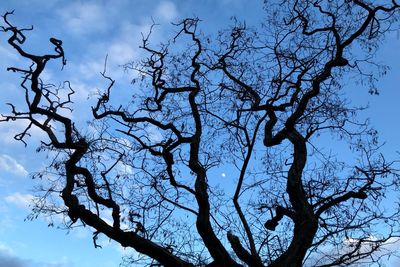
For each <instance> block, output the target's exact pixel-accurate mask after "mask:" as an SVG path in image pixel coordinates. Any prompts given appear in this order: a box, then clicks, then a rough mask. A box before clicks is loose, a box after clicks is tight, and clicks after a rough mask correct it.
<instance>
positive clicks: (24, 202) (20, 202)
mask: <svg viewBox="0 0 400 267" xmlns="http://www.w3.org/2000/svg"><path fill="white" fill-rule="evenodd" d="M33 199H34V196H33V195H31V194H22V193H20V192H15V193H13V194H11V195H8V196H6V197H5V201H6V202H7V203H11V204H14V205H16V206H18V207H20V208H24V209H26V208H29V205H30V204H31V203H32V200H33Z"/></svg>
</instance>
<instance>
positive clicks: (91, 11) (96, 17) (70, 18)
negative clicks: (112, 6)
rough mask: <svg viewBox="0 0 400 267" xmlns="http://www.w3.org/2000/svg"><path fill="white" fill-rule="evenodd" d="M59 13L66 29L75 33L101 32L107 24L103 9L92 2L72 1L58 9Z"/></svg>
mask: <svg viewBox="0 0 400 267" xmlns="http://www.w3.org/2000/svg"><path fill="white" fill-rule="evenodd" d="M60 15H61V17H62V18H63V20H64V26H65V27H66V29H67V30H68V31H70V32H71V33H72V34H76V35H86V34H90V33H97V32H102V31H105V30H106V29H107V26H108V23H107V21H108V20H107V19H106V13H105V10H104V9H103V8H102V7H101V6H99V5H96V4H94V3H85V2H77V3H74V4H72V5H71V6H69V7H66V8H64V9H63V10H62V11H60Z"/></svg>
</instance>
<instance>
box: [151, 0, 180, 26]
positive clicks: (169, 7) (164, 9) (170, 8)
mask: <svg viewBox="0 0 400 267" xmlns="http://www.w3.org/2000/svg"><path fill="white" fill-rule="evenodd" d="M154 16H155V18H156V19H162V20H164V21H168V22H170V21H171V20H173V19H175V18H176V17H177V16H178V11H177V9H176V6H175V5H174V3H172V2H169V1H164V2H161V3H160V4H159V5H158V7H157V9H156V11H155V13H154Z"/></svg>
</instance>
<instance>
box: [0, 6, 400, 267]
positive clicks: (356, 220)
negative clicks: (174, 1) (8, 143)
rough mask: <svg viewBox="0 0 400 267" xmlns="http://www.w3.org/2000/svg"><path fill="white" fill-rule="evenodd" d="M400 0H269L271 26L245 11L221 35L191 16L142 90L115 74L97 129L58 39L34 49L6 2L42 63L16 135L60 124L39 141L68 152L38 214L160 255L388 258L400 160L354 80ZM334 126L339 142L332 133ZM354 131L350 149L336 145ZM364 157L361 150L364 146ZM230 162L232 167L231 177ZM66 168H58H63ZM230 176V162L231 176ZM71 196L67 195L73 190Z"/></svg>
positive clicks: (257, 259)
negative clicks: (57, 68)
mask: <svg viewBox="0 0 400 267" xmlns="http://www.w3.org/2000/svg"><path fill="white" fill-rule="evenodd" d="M399 7H400V6H399V4H397V3H396V1H395V0H393V1H386V2H384V1H382V3H376V2H375V1H366V0H365V1H364V0H363V1H358V0H353V1H349V0H342V1H340V0H339V1H327V0H317V1H307V0H304V1H295V0H285V1H280V3H279V5H277V4H276V5H275V4H271V3H267V1H266V7H265V11H266V17H265V21H264V23H263V25H260V26H259V27H258V28H256V29H252V28H248V27H246V25H245V24H244V23H240V22H237V21H236V22H235V23H234V25H233V26H232V27H231V28H229V29H226V30H223V31H220V33H219V34H217V36H215V37H214V38H211V37H208V36H204V35H203V34H201V33H200V32H199V30H198V24H199V20H198V19H196V18H194V19H193V18H188V19H184V20H182V21H180V22H179V23H177V24H176V25H175V26H176V28H177V34H176V35H175V36H173V37H172V39H170V40H168V41H167V42H166V43H165V44H160V45H159V46H152V45H151V44H150V37H151V31H152V30H150V33H149V34H148V35H144V36H143V42H142V46H141V49H143V50H144V51H145V52H146V53H147V54H148V57H147V58H146V59H144V60H142V61H140V62H133V63H129V64H126V65H125V66H124V67H125V68H128V69H133V70H135V71H136V72H137V74H138V76H137V78H135V79H134V80H133V82H135V85H134V86H136V87H137V88H140V90H136V91H134V92H133V93H132V94H133V96H132V99H131V100H129V101H128V102H127V103H114V102H113V101H112V99H113V92H114V91H113V88H114V83H115V81H114V80H113V79H112V77H110V76H109V75H108V74H107V72H106V71H107V68H106V67H107V65H106V63H105V65H104V71H103V72H102V76H103V77H104V79H105V81H106V82H107V83H108V85H107V88H106V89H105V90H104V92H102V93H100V94H99V96H98V100H97V103H96V104H95V105H94V106H93V107H92V118H93V121H92V122H91V123H90V125H89V126H88V129H89V128H90V130H87V131H86V130H85V132H84V131H82V130H80V129H78V127H77V126H76V125H75V124H74V121H73V119H72V118H71V117H69V116H68V115H65V114H68V112H66V111H68V110H71V109H72V108H73V103H72V101H71V97H72V95H73V94H74V90H73V89H72V87H73V86H72V85H70V83H69V82H64V83H63V85H62V86H55V85H51V84H46V83H45V81H43V80H42V79H41V75H42V73H43V71H44V70H45V69H46V64H47V63H48V62H49V61H51V60H61V61H62V64H63V66H64V65H65V64H66V60H65V58H64V56H65V54H64V50H63V47H62V41H60V40H57V39H55V38H51V39H50V42H51V44H52V45H54V52H53V53H49V54H45V55H37V54H31V53H30V52H29V51H27V50H26V49H24V48H23V46H22V45H23V44H24V42H25V39H26V38H25V34H24V32H25V31H27V30H32V29H20V28H17V27H16V26H14V25H13V24H12V23H11V22H10V15H11V14H12V12H11V13H10V12H8V13H6V14H5V15H4V16H3V18H4V23H5V24H4V26H2V31H3V32H5V33H9V34H10V37H9V39H8V43H9V44H10V45H11V46H12V47H13V48H14V49H15V50H16V51H17V53H18V54H19V55H20V56H21V57H23V58H26V59H29V60H30V61H31V62H32V64H31V65H30V66H29V67H28V68H25V69H22V68H16V67H10V68H8V70H10V71H13V72H16V73H19V74H21V75H22V77H23V80H22V83H21V87H22V89H23V90H25V99H24V100H25V103H26V109H25V110H23V111H21V110H19V109H18V108H17V107H16V105H15V104H13V103H9V104H8V105H9V106H10V107H11V112H10V114H8V115H3V119H2V121H5V122H7V121H11V120H26V121H28V122H29V124H28V127H27V128H26V129H25V130H24V131H23V132H21V133H20V134H18V135H16V136H15V139H17V140H20V141H22V142H24V143H25V144H26V142H27V137H28V136H29V131H30V130H31V128H32V127H37V128H39V129H40V130H41V131H43V132H44V133H46V135H47V137H48V140H43V142H42V146H41V147H39V148H38V151H47V152H48V153H49V156H50V157H51V158H52V161H51V164H50V166H49V168H48V169H47V170H46V171H44V172H41V173H37V174H35V175H36V176H37V177H40V178H42V179H43V192H42V193H43V196H42V198H40V199H39V200H38V201H37V202H36V203H35V205H36V206H35V208H34V213H35V214H41V213H44V214H63V215H65V218H66V219H67V222H66V223H67V226H68V227H73V226H75V225H84V226H89V227H91V229H93V241H94V244H95V246H98V244H97V243H96V240H97V237H98V235H99V234H102V235H105V236H107V237H109V238H110V239H112V240H115V241H116V242H118V243H119V244H121V245H122V246H124V247H129V248H133V249H134V250H136V251H137V252H139V253H140V255H141V256H138V257H136V258H132V259H131V261H132V262H135V263H136V264H144V265H146V266H244V265H245V266H271V267H276V266H302V265H309V266H348V265H351V264H356V263H378V262H380V260H381V257H382V256H383V255H385V254H387V253H391V252H390V251H385V250H384V248H385V246H386V245H388V244H390V242H393V241H394V240H396V237H397V236H398V234H399V232H398V226H399V225H398V220H399V216H398V215H399V210H398V209H397V208H389V209H384V208H383V207H384V206H383V200H384V199H386V195H385V193H386V192H390V190H393V189H395V188H396V186H397V185H398V182H397V181H396V180H397V179H398V178H399V177H398V175H399V174H398V172H397V170H396V166H395V165H396V162H388V161H387V160H385V158H384V157H383V155H382V154H381V153H380V143H379V142H378V140H377V132H376V131H375V130H373V128H371V127H370V126H369V125H368V122H360V121H359V120H358V119H357V115H358V113H359V111H360V110H361V109H362V108H357V107H352V106H351V104H350V102H349V101H347V99H346V98H345V95H344V92H345V91H346V90H350V89H351V88H346V86H345V85H346V79H349V78H350V77H353V78H354V77H356V78H354V79H360V80H364V81H371V83H370V84H369V85H370V87H371V93H376V92H377V91H376V89H375V87H374V84H373V80H374V76H373V75H374V73H373V72H367V71H365V70H366V69H368V68H366V66H375V65H373V63H372V62H371V58H372V56H373V54H374V53H375V51H376V48H377V45H378V44H379V42H380V40H381V39H382V38H383V36H384V34H385V33H386V32H388V31H390V30H391V29H393V26H394V22H395V21H396V19H397V16H398V15H397V10H398V9H399ZM327 136H328V138H330V140H335V141H332V142H333V145H332V144H331V143H329V142H330V141H329V142H327V141H323V140H324V138H325V140H326V138H327ZM339 142H341V143H346V144H347V145H348V149H346V150H345V151H346V153H348V154H351V157H354V158H356V160H355V161H354V164H353V162H352V161H346V158H344V159H343V158H341V156H342V155H340V154H339V153H342V152H341V151H339V150H338V151H332V150H329V149H324V147H328V148H329V147H330V146H331V147H330V149H332V148H335V144H336V143H339ZM349 157H350V156H349ZM221 169H229V172H227V174H226V177H220V170H221ZM50 174H51V176H52V177H54V176H56V177H57V179H56V180H54V179H53V180H46V179H45V178H46V177H48V176H50ZM224 176H225V175H224ZM60 198H61V199H62V203H60V202H59V201H58V200H59V199H60Z"/></svg>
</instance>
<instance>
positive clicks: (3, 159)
mask: <svg viewBox="0 0 400 267" xmlns="http://www.w3.org/2000/svg"><path fill="white" fill-rule="evenodd" d="M0 171H6V172H9V173H12V174H14V175H18V176H27V175H28V171H27V170H26V169H25V168H24V166H22V165H21V164H19V163H18V162H17V161H16V160H15V159H14V158H13V157H11V156H9V155H6V154H1V155H0Z"/></svg>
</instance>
